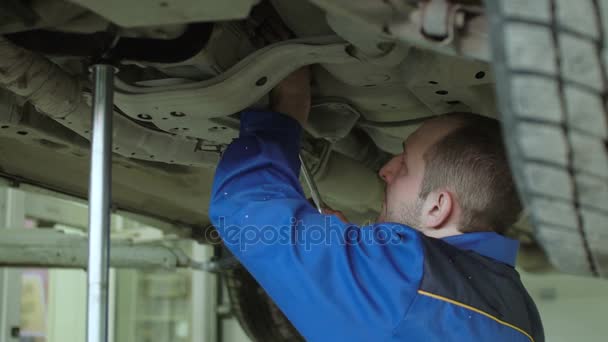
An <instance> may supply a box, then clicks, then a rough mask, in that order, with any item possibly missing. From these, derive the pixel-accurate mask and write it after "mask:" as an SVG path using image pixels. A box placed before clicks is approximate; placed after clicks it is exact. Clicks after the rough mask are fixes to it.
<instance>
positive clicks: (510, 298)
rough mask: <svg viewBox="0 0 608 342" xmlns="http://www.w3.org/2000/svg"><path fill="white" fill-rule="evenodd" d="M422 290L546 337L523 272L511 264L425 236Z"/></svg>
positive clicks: (539, 340) (540, 339)
mask: <svg viewBox="0 0 608 342" xmlns="http://www.w3.org/2000/svg"><path fill="white" fill-rule="evenodd" d="M421 240H422V244H423V246H424V250H425V258H424V275H423V278H422V282H421V284H420V290H423V291H425V292H429V293H431V294H434V295H437V296H441V297H445V298H447V299H450V300H453V301H456V302H459V303H461V304H465V305H468V306H471V307H473V308H476V309H478V310H480V311H483V312H485V313H487V314H488V315H491V316H493V317H495V318H497V319H499V320H501V321H503V322H506V323H509V324H511V325H514V326H516V327H518V328H520V329H521V330H523V331H525V332H527V333H528V334H529V335H531V336H532V337H533V338H534V340H535V342H543V341H544V332H543V327H542V323H541V320H540V315H539V314H538V310H537V309H536V305H535V304H534V302H533V301H532V298H531V297H530V295H529V294H528V292H527V291H526V289H525V288H524V286H523V284H522V283H521V280H520V278H519V274H518V273H517V271H516V270H515V269H514V268H512V267H511V266H509V265H506V264H503V263H501V262H497V261H495V260H492V259H490V258H486V257H484V256H482V255H479V254H477V253H475V252H472V251H465V250H461V249H458V248H456V247H454V246H452V245H450V244H448V243H446V242H443V241H441V240H438V239H433V238H429V237H423V238H422V239H421Z"/></svg>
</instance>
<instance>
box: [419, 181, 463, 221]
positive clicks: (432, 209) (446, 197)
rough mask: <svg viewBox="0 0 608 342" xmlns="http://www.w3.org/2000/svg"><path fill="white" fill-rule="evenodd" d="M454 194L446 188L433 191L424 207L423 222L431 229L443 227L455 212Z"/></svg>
mask: <svg viewBox="0 0 608 342" xmlns="http://www.w3.org/2000/svg"><path fill="white" fill-rule="evenodd" d="M454 205H455V202H454V196H453V195H452V194H451V193H450V192H449V191H445V190H437V191H433V192H431V193H430V194H429V195H428V196H427V198H426V200H425V201H424V205H423V207H422V218H421V220H422V223H423V225H424V227H427V228H430V229H441V228H443V227H444V226H446V225H447V224H448V222H449V221H450V217H451V216H452V213H453V212H454Z"/></svg>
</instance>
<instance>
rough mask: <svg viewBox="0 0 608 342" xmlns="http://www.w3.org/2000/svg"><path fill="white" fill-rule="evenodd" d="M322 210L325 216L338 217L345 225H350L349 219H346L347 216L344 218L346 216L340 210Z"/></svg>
mask: <svg viewBox="0 0 608 342" xmlns="http://www.w3.org/2000/svg"><path fill="white" fill-rule="evenodd" d="M321 210H322V211H323V214H325V215H336V216H338V218H339V219H340V221H342V222H344V223H350V222H349V221H348V219H347V218H346V216H344V214H343V213H342V212H341V211H339V210H333V209H331V208H322V209H321Z"/></svg>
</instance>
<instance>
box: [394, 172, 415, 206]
mask: <svg viewBox="0 0 608 342" xmlns="http://www.w3.org/2000/svg"><path fill="white" fill-rule="evenodd" d="M419 191H420V182H419V181H417V180H416V179H414V178H412V177H401V178H399V179H397V180H395V182H394V184H393V186H391V191H390V196H389V197H390V200H391V201H402V202H407V203H411V202H413V201H415V200H417V199H418V193H419Z"/></svg>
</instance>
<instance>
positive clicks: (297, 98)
mask: <svg viewBox="0 0 608 342" xmlns="http://www.w3.org/2000/svg"><path fill="white" fill-rule="evenodd" d="M270 104H271V108H272V110H274V111H275V112H279V113H283V114H285V115H288V116H290V117H292V118H294V119H295V120H297V121H298V122H299V123H300V125H302V126H303V125H304V124H306V121H308V113H309V112H310V68H309V67H303V68H300V69H298V70H296V71H294V72H293V73H291V74H290V75H289V76H287V77H286V78H285V79H284V80H283V81H281V82H279V84H277V85H276V87H274V89H273V90H272V92H271V93H270Z"/></svg>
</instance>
